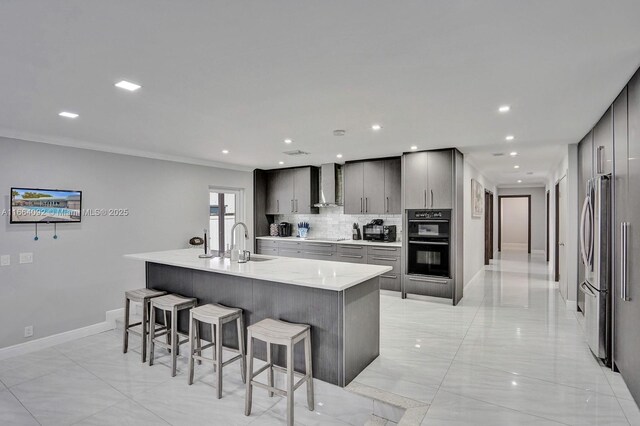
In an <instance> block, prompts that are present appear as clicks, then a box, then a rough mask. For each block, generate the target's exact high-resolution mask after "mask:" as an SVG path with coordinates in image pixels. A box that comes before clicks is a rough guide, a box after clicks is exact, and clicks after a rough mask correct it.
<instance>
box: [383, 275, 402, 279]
mask: <svg viewBox="0 0 640 426" xmlns="http://www.w3.org/2000/svg"><path fill="white" fill-rule="evenodd" d="M380 278H391V279H392V280H395V279H396V278H398V276H397V275H380Z"/></svg>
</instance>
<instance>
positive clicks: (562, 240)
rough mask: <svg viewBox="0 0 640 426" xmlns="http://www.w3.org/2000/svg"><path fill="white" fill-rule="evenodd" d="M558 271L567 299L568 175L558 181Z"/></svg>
mask: <svg viewBox="0 0 640 426" xmlns="http://www.w3.org/2000/svg"><path fill="white" fill-rule="evenodd" d="M558 183H559V185H558V192H559V194H558V271H559V275H560V280H559V282H558V286H559V289H560V295H561V296H562V298H563V299H564V300H565V301H566V300H567V292H568V290H567V286H568V282H567V253H566V241H567V235H566V229H567V222H566V221H567V194H566V191H567V178H566V176H565V177H563V178H562V179H560V182H558Z"/></svg>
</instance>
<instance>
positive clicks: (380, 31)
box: [0, 0, 640, 183]
mask: <svg viewBox="0 0 640 426" xmlns="http://www.w3.org/2000/svg"><path fill="white" fill-rule="evenodd" d="M638 16H640V2H639V1H637V0H626V1H625V0H617V1H615V2H611V1H610V0H600V1H594V0H565V1H557V0H536V1H513V0H500V1H498V0H485V1H472V0H464V1H460V0H457V1H456V0H448V1H422V0H421V1H403V2H391V1H387V0H385V1H372V0H323V1H316V2H300V1H296V0H277V1H276V0H274V1H242V0H230V1H189V2H185V1H169V0H136V1H130V0H127V1H125V0H110V1H101V2H100V1H86V0H40V1H36V0H30V1H6V0H5V1H3V2H2V3H1V4H0V58H2V66H0V82H1V83H0V99H1V100H2V101H1V103H0V134H2V135H5V136H13V137H18V138H23V139H30V140H37V141H42V142H51V143H58V144H64V145H71V146H85V147H93V148H98V149H105V150H110V151H115V152H124V153H134V154H141V155H150V156H156V157H160V158H174V159H176V158H181V159H184V160H186V161H195V162H202V163H208V164H215V163H219V162H223V163H226V164H232V165H235V166H243V167H266V168H268V167H278V161H281V160H283V161H285V162H286V164H285V165H286V166H290V165H297V164H305V163H310V164H320V163H323V162H328V161H335V160H336V157H335V155H336V154H337V153H338V152H340V153H342V154H344V156H343V158H342V160H349V159H356V158H363V157H375V156H384V155H392V154H399V153H401V152H403V151H407V150H408V149H409V146H411V145H413V144H415V145H418V146H419V148H420V149H428V148H436V147H448V146H458V147H461V148H462V149H463V150H472V148H473V147H478V146H481V147H486V148H485V149H491V150H493V149H494V148H493V147H491V146H494V145H499V144H502V143H504V142H503V140H504V136H505V135H506V134H514V135H516V138H517V139H516V141H515V142H513V143H511V144H509V145H510V146H516V145H517V146H518V150H521V151H525V150H528V151H529V152H530V154H531V161H532V164H531V167H532V168H533V167H534V166H535V164H533V163H535V162H537V164H538V166H540V167H541V170H540V172H543V170H542V168H544V167H543V166H545V167H546V166H548V164H545V163H544V161H541V160H540V159H539V158H538V159H537V158H536V152H537V151H536V150H538V149H539V148H538V147H540V146H553V145H562V144H567V143H573V142H577V141H578V140H579V139H580V138H581V137H582V136H583V135H584V133H586V131H587V130H588V129H589V128H590V126H592V125H593V123H594V122H595V121H596V120H597V119H598V118H599V116H600V115H601V114H602V112H603V111H604V109H605V108H606V107H607V106H608V105H609V104H610V103H611V101H612V100H613V99H614V97H615V96H616V94H617V93H618V92H619V91H620V89H621V88H622V86H623V85H624V83H625V82H626V81H627V80H628V78H629V77H630V76H631V74H632V73H633V72H634V71H635V70H636V68H637V67H638V65H639V64H640V25H638V19H637V18H638ZM122 79H126V80H130V81H133V82H136V83H139V84H142V85H143V88H142V89H141V90H139V91H138V92H135V93H129V92H125V91H123V90H121V89H117V88H115V87H114V86H113V84H114V83H116V82H117V81H120V80H122ZM505 103H506V104H510V105H511V106H512V111H511V112H510V113H509V114H504V115H501V114H498V113H497V107H498V106H499V105H501V104H505ZM63 110H66V111H72V112H77V113H79V114H80V117H79V118H77V119H75V120H69V119H63V118H60V117H58V115H57V114H58V112H60V111H63ZM374 122H377V123H381V124H382V125H383V126H384V128H383V129H382V130H381V131H380V132H377V133H374V132H372V131H371V129H370V126H371V124H372V123H374ZM333 129H345V130H346V131H347V134H346V136H344V137H342V138H336V137H333V136H332V130H333ZM285 138H292V139H293V140H294V143H293V144H291V145H285V144H284V143H283V142H282V141H283V139H285ZM505 144H506V143H505ZM520 147H522V148H520ZM222 149H229V150H230V153H229V154H228V155H224V156H223V155H222V154H221V150H222ZM288 149H302V150H305V151H309V152H311V155H309V156H307V157H305V158H297V159H295V158H291V157H286V156H284V155H283V154H282V152H283V151H285V150H288ZM507 149H511V148H505V149H504V150H505V151H507ZM551 149H553V148H551ZM545 155H546V154H545ZM487 164H489V163H487ZM491 164H493V163H491ZM479 166H481V167H483V164H479ZM536 167H537V166H536ZM545 170H546V169H545ZM497 183H500V182H497Z"/></svg>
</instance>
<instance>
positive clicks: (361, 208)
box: [360, 198, 363, 213]
mask: <svg viewBox="0 0 640 426" xmlns="http://www.w3.org/2000/svg"><path fill="white" fill-rule="evenodd" d="M362 205H363V203H362V198H360V213H362V210H363V207H362Z"/></svg>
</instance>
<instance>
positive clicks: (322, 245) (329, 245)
mask: <svg viewBox="0 0 640 426" xmlns="http://www.w3.org/2000/svg"><path fill="white" fill-rule="evenodd" d="M307 245H309V246H316V247H331V246H332V245H333V244H331V243H307Z"/></svg>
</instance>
